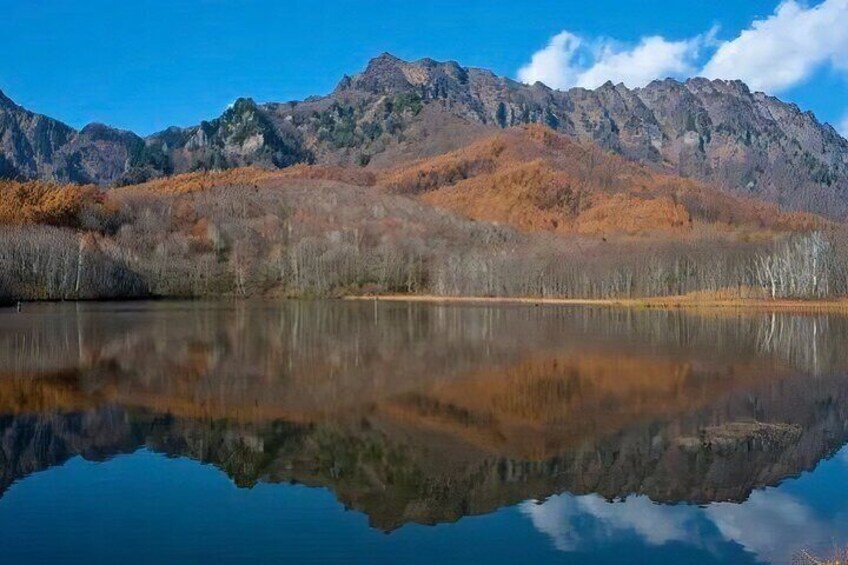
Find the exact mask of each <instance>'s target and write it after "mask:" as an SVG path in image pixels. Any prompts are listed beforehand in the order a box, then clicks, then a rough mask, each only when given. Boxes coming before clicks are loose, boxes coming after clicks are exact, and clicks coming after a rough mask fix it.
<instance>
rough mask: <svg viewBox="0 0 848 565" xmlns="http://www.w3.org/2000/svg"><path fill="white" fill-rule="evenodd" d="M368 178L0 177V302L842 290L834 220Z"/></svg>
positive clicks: (843, 256)
mask: <svg viewBox="0 0 848 565" xmlns="http://www.w3.org/2000/svg"><path fill="white" fill-rule="evenodd" d="M396 177H397V174H395V177H392V178H396ZM372 184H374V179H371V178H368V177H367V175H366V176H363V175H359V176H357V173H356V171H355V170H353V171H347V170H341V169H340V170H335V171H334V170H332V169H326V168H324V169H322V168H316V167H297V168H294V169H292V170H284V171H274V172H270V171H264V170H261V169H255V168H246V169H235V170H230V171H224V172H210V173H194V174H188V175H181V176H178V177H172V178H169V179H162V180H158V181H152V182H150V183H147V184H143V185H137V186H129V187H123V188H116V189H110V190H101V189H99V188H95V187H89V186H74V185H54V184H50V183H43V182H28V183H20V182H15V181H2V182H0V266H2V269H0V301H2V302H4V303H7V304H8V303H14V302H15V301H30V300H78V299H116V298H141V297H179V298H192V297H210V296H236V297H248V296H273V297H327V296H343V295H363V294H367V295H371V294H386V293H391V294H398V293H401V294H407V293H408V294H433V295H444V296H465V295H467V296H491V297H508V296H525V297H549V298H550V297H562V298H635V297H654V296H677V295H685V294H689V293H699V292H702V293H724V294H727V293H729V294H732V295H734V296H739V297H758V298H767V297H768V298H799V299H819V298H826V297H841V296H846V295H848V231H846V229H845V227H844V226H843V225H841V224H834V223H828V222H820V223H817V224H816V223H813V224H809V225H808V224H804V225H803V226H795V227H794V228H793V229H789V228H783V229H777V228H775V227H774V226H767V227H766V228H763V229H762V230H760V232H750V231H746V232H744V233H742V234H741V235H740V233H736V232H734V235H733V237H730V236H728V235H727V233H725V232H722V231H721V230H718V229H709V230H704V229H702V230H699V231H696V232H693V233H690V234H688V235H679V234H678V235H676V236H673V237H672V236H670V235H669V234H668V233H665V232H663V233H659V234H643V235H635V236H634V235H627V234H623V235H621V234H620V235H617V236H613V235H609V236H606V235H604V236H602V235H598V234H586V233H579V232H577V231H573V232H569V233H563V232H562V231H561V230H559V231H558V230H532V229H531V230H528V229H519V228H518V227H515V226H513V225H510V224H509V223H505V222H500V223H498V222H494V221H485V220H480V219H473V218H470V217H468V215H467V214H459V213H455V212H452V211H450V210H446V209H444V208H443V207H436V206H434V205H431V204H429V203H428V202H427V201H426V199H424V200H422V199H419V198H415V197H414V196H411V195H408V194H405V193H403V192H404V191H400V192H399V191H393V190H391V189H388V190H387V189H386V188H385V187H382V186H379V184H380V183H376V184H377V186H370V185H372ZM363 185H365V186H363ZM725 231H726V230H725Z"/></svg>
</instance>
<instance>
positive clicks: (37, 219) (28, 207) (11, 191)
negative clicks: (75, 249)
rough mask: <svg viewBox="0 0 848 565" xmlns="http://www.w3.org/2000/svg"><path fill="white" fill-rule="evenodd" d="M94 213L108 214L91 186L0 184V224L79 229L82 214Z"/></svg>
mask: <svg viewBox="0 0 848 565" xmlns="http://www.w3.org/2000/svg"><path fill="white" fill-rule="evenodd" d="M95 210H96V211H98V212H109V211H111V210H110V207H109V206H108V205H107V203H106V197H105V196H104V194H103V193H102V192H100V190H98V189H97V188H96V187H94V186H77V185H58V184H51V183H44V182H39V181H33V182H26V183H20V182H15V181H0V224H47V225H51V226H58V227H80V226H81V223H82V221H81V216H82V214H83V213H84V212H85V211H95Z"/></svg>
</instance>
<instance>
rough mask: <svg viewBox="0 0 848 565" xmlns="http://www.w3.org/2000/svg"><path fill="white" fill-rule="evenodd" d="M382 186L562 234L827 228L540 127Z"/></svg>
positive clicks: (437, 160)
mask: <svg viewBox="0 0 848 565" xmlns="http://www.w3.org/2000/svg"><path fill="white" fill-rule="evenodd" d="M379 184H380V185H381V186H382V187H384V188H385V189H387V190H389V191H390V192H395V193H401V194H414V195H417V196H419V197H420V198H421V199H422V200H423V201H425V202H428V203H430V204H433V205H434V206H437V207H441V208H446V209H449V210H453V211H455V212H458V213H460V214H462V215H464V216H468V217H471V218H474V219H478V220H486V221H490V222H499V223H505V224H510V225H512V226H514V227H517V228H519V229H522V230H530V231H552V232H556V233H561V234H573V233H576V234H583V235H602V236H614V235H640V236H650V235H654V236H663V235H664V236H666V237H676V238H680V237H703V236H705V235H706V234H708V233H710V234H722V235H724V236H727V237H737V236H740V235H743V234H744V236H745V237H760V238H767V237H769V236H770V235H773V233H774V232H775V231H802V230H810V229H813V228H815V227H817V226H821V225H823V222H822V220H821V218H818V217H815V216H813V215H811V214H799V213H794V214H789V213H784V212H781V211H780V210H779V209H778V208H777V207H776V206H774V205H772V204H764V203H762V202H757V201H755V200H752V199H749V198H745V197H738V196H732V195H728V194H725V193H722V192H720V191H718V190H716V189H714V188H712V187H709V186H707V185H704V184H702V183H700V182H697V181H693V180H690V179H685V178H681V177H675V176H670V175H666V174H662V173H659V172H657V171H656V170H653V169H651V168H648V167H645V166H642V165H639V164H637V163H633V162H631V161H627V160H625V159H622V158H620V157H617V156H615V155H613V154H610V153H607V152H605V151H603V150H601V149H599V148H598V147H597V146H595V145H593V144H590V143H585V142H575V141H572V140H570V139H569V138H567V137H566V136H563V135H560V134H557V133H555V132H554V131H553V130H551V129H549V128H547V127H545V126H540V125H535V126H529V127H524V128H511V129H508V130H504V131H503V132H501V133H498V134H493V135H491V136H488V137H485V138H483V139H481V140H479V141H476V142H474V143H472V144H471V145H469V146H467V147H464V148H462V149H460V150H457V151H454V152H451V153H447V154H445V155H441V156H439V157H434V158H431V159H425V160H421V161H417V162H415V163H412V164H409V165H404V166H401V167H398V168H395V169H393V170H390V171H387V172H385V173H383V174H381V175H380V176H379Z"/></svg>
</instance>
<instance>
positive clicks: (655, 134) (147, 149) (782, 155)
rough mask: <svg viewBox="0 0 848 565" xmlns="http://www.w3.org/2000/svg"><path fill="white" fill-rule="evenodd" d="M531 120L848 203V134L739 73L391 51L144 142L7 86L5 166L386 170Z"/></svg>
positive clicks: (801, 198)
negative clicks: (318, 89) (570, 84)
mask: <svg viewBox="0 0 848 565" xmlns="http://www.w3.org/2000/svg"><path fill="white" fill-rule="evenodd" d="M533 123H539V124H545V125H547V126H549V127H551V128H553V129H555V130H556V131H558V132H560V133H563V134H565V135H568V136H569V137H572V138H575V139H578V140H581V141H585V142H591V143H594V144H596V145H597V146H599V147H601V148H604V149H607V150H610V151H613V152H616V153H618V154H620V155H622V156H624V157H626V158H629V159H632V160H637V161H640V162H643V163H646V164H648V165H650V166H652V167H653V168H655V169H657V170H660V171H663V172H666V173H673V174H678V175H681V176H684V177H692V178H695V179H699V180H702V181H706V182H708V183H710V184H713V185H715V186H717V187H719V188H720V189H722V190H723V191H725V192H727V193H731V194H736V195H744V196H747V197H751V198H755V199H758V200H764V201H769V202H773V203H776V204H778V205H780V206H782V207H785V208H787V209H792V210H807V211H813V212H817V213H822V214H825V215H827V216H829V217H831V218H838V219H842V218H844V217H845V216H846V213H848V141H847V140H845V139H843V138H842V137H840V136H839V135H838V134H837V133H836V131H835V130H834V129H833V128H832V127H831V126H829V125H827V124H821V123H819V122H818V121H817V120H816V118H815V116H814V115H813V114H811V113H810V112H802V111H801V110H800V109H799V108H798V107H797V106H795V105H792V104H786V103H783V102H781V101H780V100H778V99H776V98H773V97H770V96H767V95H765V94H762V93H752V92H750V91H749V89H748V88H747V87H746V86H745V85H744V84H742V83H740V82H727V81H720V80H715V81H708V80H705V79H691V80H688V81H686V82H684V83H681V82H677V81H674V80H665V81H656V82H653V83H651V84H650V85H648V86H647V87H645V88H641V89H628V88H626V87H624V86H623V85H617V86H616V85H612V84H609V83H608V84H605V85H603V86H601V87H600V88H598V89H596V90H594V91H591V90H584V89H572V90H569V91H556V90H551V89H549V88H547V87H546V86H544V85H542V84H540V83H537V84H534V85H522V84H520V83H517V82H515V81H512V80H510V79H507V78H502V77H498V76H496V75H494V74H492V73H491V72H489V71H485V70H482V69H472V68H464V67H461V66H460V65H458V64H456V63H453V62H447V63H440V62H436V61H433V60H431V59H422V60H420V61H415V62H406V61H402V60H400V59H397V58H395V57H393V56H391V55H388V54H384V55H381V56H380V57H377V58H375V59H374V60H372V61H371V62H370V63H369V64H368V66H367V68H366V69H365V71H364V72H362V73H360V74H357V75H354V76H352V77H344V78H343V79H342V80H341V82H340V83H339V86H338V87H337V88H336V90H335V91H334V92H332V93H331V94H329V95H327V96H323V97H311V98H309V99H307V100H305V101H302V102H287V103H269V104H258V103H256V102H255V101H253V100H251V99H247V98H243V99H240V100H238V101H237V102H235V103H234V104H233V106H231V107H230V108H228V109H227V110H226V111H225V112H224V113H223V114H222V115H221V116H220V117H219V118H216V119H213V120H210V121H205V122H202V123H201V124H199V125H198V126H195V127H190V128H185V129H181V128H170V129H168V130H166V131H163V132H160V133H158V134H155V135H152V136H150V137H148V138H146V139H142V138H140V137H138V136H136V135H134V134H131V133H128V132H122V131H118V130H114V129H111V128H108V127H106V126H100V125H93V126H88V127H86V128H84V129H83V130H81V131H76V130H73V129H72V128H69V127H68V126H65V125H64V124H61V123H60V122H57V121H55V120H51V119H49V118H46V117H44V116H40V115H36V114H33V113H31V112H28V111H27V110H25V109H23V108H21V107H19V106H17V105H15V104H14V103H13V102H12V101H11V100H9V99H8V98H6V97H5V96H2V95H0V176H4V177H7V178H17V179H42V180H57V181H61V182H77V183H94V184H100V185H112V184H131V183H134V182H139V181H143V180H147V179H150V178H155V177H159V176H163V175H167V174H172V173H180V172H188V171H195V170H208V169H221V168H232V167H239V166H244V165H260V166H263V167H268V168H278V167H286V166H289V165H291V164H294V163H317V164H323V165H342V166H350V165H354V166H357V167H367V168H369V169H385V168H392V167H395V166H398V165H400V164H404V163H408V162H411V161H414V160H417V159H421V158H426V157H434V156H438V155H442V154H444V153H447V152H450V151H454V150H457V149H459V148H461V147H464V146H466V145H468V144H469V143H471V142H473V141H474V140H476V139H478V138H479V137H480V136H481V135H488V134H489V133H491V131H492V130H495V129H498V128H507V127H511V126H518V125H527V124H533Z"/></svg>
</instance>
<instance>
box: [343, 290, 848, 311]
mask: <svg viewBox="0 0 848 565" xmlns="http://www.w3.org/2000/svg"><path fill="white" fill-rule="evenodd" d="M344 300H383V301H393V302H432V303H455V304H533V305H542V304H544V305H559V306H610V307H619V308H687V309H693V310H695V309H741V310H766V311H781V312H799V313H804V312H806V313H810V312H827V313H848V298H839V299H826V300H794V299H774V300H772V299H766V298H709V297H704V296H698V295H684V296H664V297H655V298H532V297H507V296H503V297H500V296H437V295H430V294H389V295H374V296H358V295H356V296H345V297H344Z"/></svg>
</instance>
